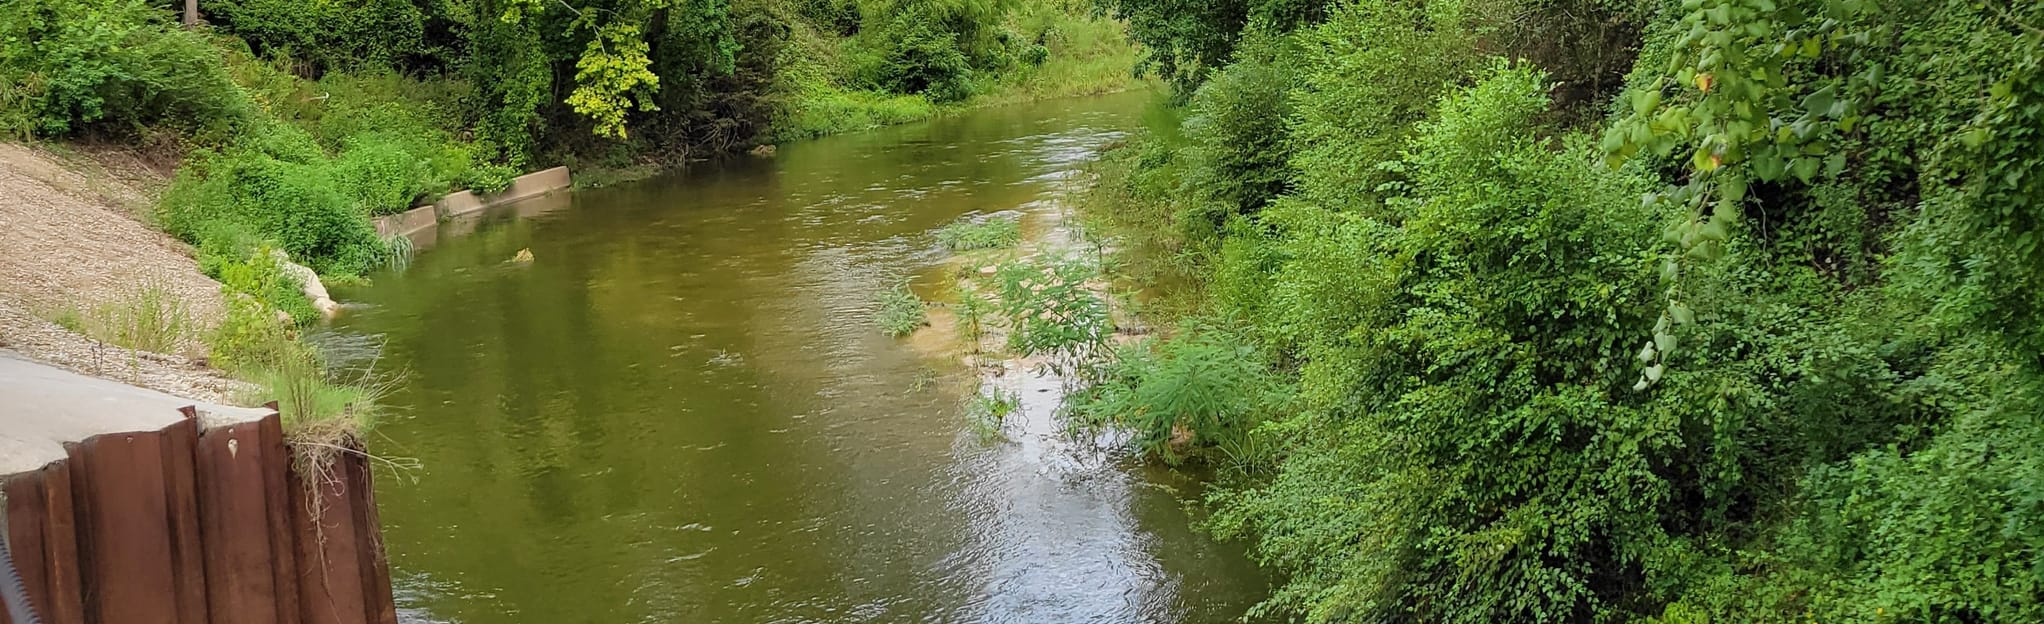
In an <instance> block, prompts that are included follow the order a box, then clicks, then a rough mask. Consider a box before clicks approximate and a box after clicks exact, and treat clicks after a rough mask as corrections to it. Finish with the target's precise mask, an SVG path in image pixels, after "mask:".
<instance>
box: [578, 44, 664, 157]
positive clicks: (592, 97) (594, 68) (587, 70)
mask: <svg viewBox="0 0 2044 624" xmlns="http://www.w3.org/2000/svg"><path fill="white" fill-rule="evenodd" d="M646 51H647V46H646V40H645V39H644V38H642V37H640V36H639V27H638V26H637V25H634V24H629V23H624V22H622V21H614V22H611V23H609V24H605V25H604V26H603V27H602V28H599V29H597V31H596V38H595V39H591V40H590V41H589V47H588V48H587V49H586V50H584V51H583V52H582V60H580V61H576V62H575V83H576V84H575V92H574V93H572V94H569V95H568V100H567V104H568V107H569V108H572V109H574V111H575V112H576V113H579V114H581V115H582V116H585V117H588V118H589V120H590V121H591V122H594V123H595V132H596V134H597V135H599V136H610V137H616V138H620V139H622V138H625V114H626V113H628V112H630V111H631V109H632V107H633V106H634V105H636V106H637V107H638V109H639V110H642V111H650V110H657V109H658V107H656V106H654V105H653V100H652V97H651V95H652V91H653V89H655V88H657V87H658V86H659V85H660V76H658V75H655V74H654V73H653V71H652V70H651V69H648V67H649V66H650V65H652V61H651V60H649V59H647V58H646Z"/></svg>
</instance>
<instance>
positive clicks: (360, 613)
mask: <svg viewBox="0 0 2044 624" xmlns="http://www.w3.org/2000/svg"><path fill="white" fill-rule="evenodd" d="M351 446H356V448H355V450H357V451H359V450H360V448H359V446H358V445H351ZM65 449H66V451H68V455H69V457H68V458H66V459H64V460H62V461H58V462H54V463H51V464H49V465H47V466H44V467H43V468H42V469H40V470H36V471H33V472H25V473H20V474H16V475H11V476H7V477H0V478H4V479H5V482H4V483H0V488H4V490H5V492H6V496H7V498H6V501H7V509H6V515H7V518H6V521H7V524H6V530H7V536H8V538H9V540H10V541H9V544H10V545H11V547H12V548H13V554H14V561H15V564H16V567H18V568H19V569H20V571H21V573H22V576H23V577H24V578H25V579H26V580H27V582H28V588H29V594H30V597H31V599H32V600H33V601H34V602H35V608H36V611H37V613H39V614H40V615H41V617H42V620H43V622H45V623H46V624H84V623H88V622H90V623H96V624H128V623H145V622H146V623H151V624H155V623H159V622H160V623H165V624H203V623H214V624H243V623H249V624H253V623H272V622H274V623H305V624H396V622H397V613H396V609H395V605H394V604H393V603H392V601H391V593H390V571H389V567H388V566H387V565H386V562H385V560H384V557H383V545H382V540H381V532H380V529H379V525H378V524H377V520H376V499H375V493H374V490H373V489H372V488H371V487H370V471H369V465H368V462H367V460H366V458H365V457H363V456H362V454H360V453H359V452H354V453H342V454H340V455H339V456H338V459H337V461H335V462H334V464H333V468H332V470H331V472H330V474H327V475H310V476H309V475H300V474H298V472H297V470H296V469H295V467H294V466H293V462H292V457H291V453H290V451H289V450H288V449H286V448H285V443H284V432H283V428H282V427H281V426H280V425H279V423H278V420H277V416H276V415H275V414H271V415H269V416H267V417H264V418H262V419H260V420H256V421H251V422H244V423H239V424H235V425H230V426H224V427H217V428H213V429H209V430H206V431H204V432H201V431H200V430H199V427H198V421H197V420H196V419H192V418H186V419H184V420H181V421H178V422H177V423H174V424H172V425H170V426H168V427H165V428H163V429H162V430H160V431H142V432H132V433H111V434H104V435H98V436H93V437H91V438H87V439H85V440H84V441H82V442H78V443H74V444H68V445H66V447H65ZM308 479H311V480H313V481H315V483H314V484H313V485H316V486H317V487H316V490H315V489H314V488H308V487H307V483H306V482H307V480H308ZM314 491H316V492H317V494H316V496H317V497H318V501H317V502H318V503H319V504H317V505H315V504H312V503H314V502H315V501H314V500H312V497H313V496H315V494H313V493H312V492H314ZM315 509H317V510H318V512H317V516H316V517H315V516H314V511H313V510H315ZM0 624H12V623H11V622H9V618H8V617H7V615H6V614H5V613H4V612H0Z"/></svg>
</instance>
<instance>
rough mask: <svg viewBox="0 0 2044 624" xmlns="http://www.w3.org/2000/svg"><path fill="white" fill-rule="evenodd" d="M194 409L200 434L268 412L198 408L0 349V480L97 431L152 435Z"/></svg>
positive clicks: (53, 458)
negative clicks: (66, 444) (196, 413)
mask: <svg viewBox="0 0 2044 624" xmlns="http://www.w3.org/2000/svg"><path fill="white" fill-rule="evenodd" d="M186 406H192V407H194V408H197V409H198V411H199V424H200V426H201V427H202V428H211V427H218V426H225V425H230V424H234V423H240V422H249V421H254V420H258V419H260V418H262V417H264V416H267V415H269V414H271V413H273V412H272V410H269V409H267V408H249V407H233V406H227V405H214V404H211V403H201V402H198V401H193V400H190V399H183V398H179V397H176V396H172V395H169V394H164V393H162V392H157V391H155V390H149V389H146V388H138V387H135V386H130V385H127V384H124V383H120V382H117V381H110V380H106V379H100V378H98V377H89V376H86V375H80V374H78V373H73V372H71V371H67V370H64V369H61V368H57V367H54V366H50V365H47V364H42V363H40V362H34V361H30V360H27V359H23V358H22V357H21V356H20V355H17V354H15V353H12V352H8V351H0V476H4V475H11V474H15V473H18V472H26V471H30V470H35V469H38V468H41V467H43V466H44V465H46V464H49V463H50V462H53V461H57V460H60V459H63V458H64V444H65V443H68V442H78V441H81V440H84V439H86V438H89V437H92V436H95V435H100V434H103V433H123V432H130V431H156V430H159V429H162V428H164V427H165V426H167V425H170V424H171V423H174V422H177V421H178V420H180V419H182V418H184V414H183V413H182V412H180V411H178V410H179V409H180V408H183V407H186Z"/></svg>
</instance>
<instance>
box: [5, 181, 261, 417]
mask: <svg viewBox="0 0 2044 624" xmlns="http://www.w3.org/2000/svg"><path fill="white" fill-rule="evenodd" d="M130 158H131V157H128V156H126V155H124V154H122V153H120V152H117V151H113V152H104V153H96V154H95V153H88V152H84V151H73V152H71V153H68V154H64V155H58V154H55V153H52V152H49V151H46V150H42V149H37V148H31V147H26V146H21V145H15V144H7V143H0V195H4V196H6V197H8V198H9V201H7V202H5V203H0V349H9V350H13V351H16V352H19V353H21V354H22V355H24V356H27V357H29V358H31V359H35V360H37V361H42V362H47V363H51V364H55V365H58V366H61V367H64V368H67V369H70V370H73V371H77V372H81V373H85V374H90V375H94V376H98V377H105V378H109V379H114V380H118V381H122V382H126V383H131V384H135V385H138V386H142V387H145V388H150V389H154V390H159V391H163V392H167V393H170V394H174V395H178V396H183V397H187V398H191V399H195V400H200V401H206V402H216V403H218V402H228V401H230V400H232V398H233V397H234V395H236V394H239V393H241V392H242V391H243V390H244V384H240V383H238V382H235V381H234V380H232V379H230V378H228V377H227V376H226V375H224V374H222V373H221V372H220V371H218V370H216V369H213V368H210V367H208V366H207V365H206V347H205V344H204V343H203V341H202V340H201V338H200V336H201V333H202V331H203V328H207V327H211V326H212V325H214V324H216V323H218V322H219V320H220V319H221V318H222V316H223V315H224V313H225V307H226V306H225V304H224V301H223V298H222V294H221V290H220V284H219V283H218V282H215V281H213V280H212V279H210V278H208V277H206V276H205V275H204V274H202V273H201V272H200V271H199V267H198V264H197V262H196V260H194V258H193V257H192V255H191V251H190V248H188V247H186V246H185V245H184V244H182V243H180V242H178V241H177V240H175V239H173V238H171V237H169V236H167V235H165V234H163V233H161V232H157V231H155V230H153V229H151V228H149V227H148V226H147V225H144V224H143V223H142V222H141V221H140V220H139V219H138V218H137V216H138V214H139V213H140V211H144V210H147V209H148V206H149V204H150V201H151V197H152V194H153V193H154V192H156V191H157V190H160V188H161V186H162V185H163V184H165V183H166V182H167V181H166V180H164V179H163V178H162V177H161V176H160V174H157V173H156V172H154V171H153V170H150V169H149V168H147V167H146V166H144V165H142V164H141V163H139V162H136V161H133V160H131V159H130ZM123 342H125V343H128V344H127V345H123V344H118V343H123ZM129 345H132V346H134V347H135V348H130V346H129Z"/></svg>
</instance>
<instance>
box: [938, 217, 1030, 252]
mask: <svg viewBox="0 0 2044 624" xmlns="http://www.w3.org/2000/svg"><path fill="white" fill-rule="evenodd" d="M937 241H938V242H941V243H944V247H946V248H948V249H950V250H952V251H971V250H974V249H1007V248H1009V247H1014V246H1015V245H1016V244H1019V243H1021V242H1022V221H1021V219H1020V218H1017V217H1013V216H1002V217H985V218H981V219H978V220H974V219H971V218H966V219H960V220H958V221H956V222H953V223H952V224H950V225H946V226H944V227H943V228H940V229H938V230H937Z"/></svg>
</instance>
